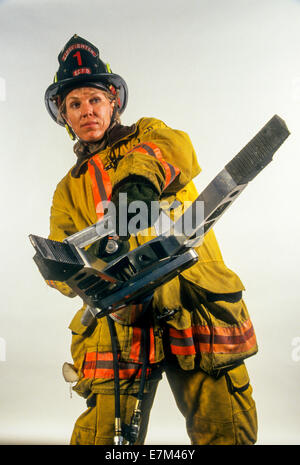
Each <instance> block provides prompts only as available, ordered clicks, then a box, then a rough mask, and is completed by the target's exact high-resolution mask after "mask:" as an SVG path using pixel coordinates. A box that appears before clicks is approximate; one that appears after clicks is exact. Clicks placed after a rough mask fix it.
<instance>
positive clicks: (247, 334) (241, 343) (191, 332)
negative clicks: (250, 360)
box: [169, 320, 256, 355]
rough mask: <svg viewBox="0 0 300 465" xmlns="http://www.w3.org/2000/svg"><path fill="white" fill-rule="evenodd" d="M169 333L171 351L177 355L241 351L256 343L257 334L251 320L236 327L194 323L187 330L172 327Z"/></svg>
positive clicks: (245, 350) (250, 347)
mask: <svg viewBox="0 0 300 465" xmlns="http://www.w3.org/2000/svg"><path fill="white" fill-rule="evenodd" d="M169 335H170V344H171V351H172V353H173V354H177V355H191V354H196V353H201V352H213V353H225V354H226V353H241V352H247V351H248V350H250V349H252V348H253V347H254V346H255V345H256V336H255V333H254V328H253V326H252V323H251V321H250V320H247V321H245V322H244V323H243V324H242V325H241V326H235V327H232V326H228V327H220V326H218V327H212V326H211V327H210V326H208V325H194V326H193V327H192V328H189V329H187V330H176V329H174V328H170V331H169Z"/></svg>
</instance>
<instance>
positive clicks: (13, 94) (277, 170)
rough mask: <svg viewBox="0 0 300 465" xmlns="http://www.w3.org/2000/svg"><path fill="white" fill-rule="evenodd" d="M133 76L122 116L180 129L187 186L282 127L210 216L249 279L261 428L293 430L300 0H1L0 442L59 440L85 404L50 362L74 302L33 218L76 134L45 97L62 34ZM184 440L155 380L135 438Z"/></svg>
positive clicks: (285, 440) (299, 434) (262, 440)
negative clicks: (272, 145) (255, 169)
mask: <svg viewBox="0 0 300 465" xmlns="http://www.w3.org/2000/svg"><path fill="white" fill-rule="evenodd" d="M74 33H77V34H78V35H80V36H82V37H84V38H86V39H87V40H89V41H90V42H92V43H95V44H96V45H97V46H98V47H99V49H100V52H101V57H102V59H103V60H104V61H108V62H109V63H110V65H111V68H112V70H113V71H114V72H116V73H118V74H120V75H121V76H122V77H124V79H125V80H126V81H127V83H128V86H129V102H128V107H127V110H126V112H125V114H124V117H123V119H122V122H123V124H132V123H133V122H135V121H136V120H137V119H138V118H140V117H141V116H154V117H158V118H160V119H162V120H164V121H165V122H166V123H167V124H168V125H170V126H171V127H174V128H178V129H182V130H185V131H187V132H188V134H189V135H190V137H191V139H192V142H193V144H194V147H195V149H196V152H197V154H198V158H199V162H200V165H201V166H202V169H203V172H202V173H201V174H200V175H199V176H198V178H197V180H196V182H197V186H198V188H199V190H202V189H203V188H204V187H205V186H206V184H207V183H208V182H209V181H210V180H211V179H212V178H213V177H214V176H215V175H216V174H217V172H219V171H220V170H221V169H222V168H223V166H224V165H225V164H226V163H227V162H228V161H229V160H230V159H231V158H232V157H233V156H234V155H235V154H236V153H237V152H238V151H239V150H240V149H241V148H242V147H243V146H244V145H245V144H246V143H247V142H248V141H249V140H250V139H251V138H252V136H254V135H255V134H256V133H257V132H258V130H259V129H260V128H261V127H262V126H263V125H264V124H265V123H266V122H267V121H268V120H269V119H270V118H271V117H272V116H273V115H274V114H278V115H279V116H281V117H282V118H283V119H284V120H285V121H286V123H287V125H288V127H289V129H290V131H291V136H290V137H289V138H288V140H287V141H286V142H285V143H284V145H283V146H282V147H281V148H280V150H279V151H278V152H277V153H276V155H275V157H274V161H273V162H272V163H271V164H270V165H269V166H268V167H267V168H266V169H265V170H264V171H263V172H262V173H261V174H260V175H259V176H258V177H257V178H256V179H255V180H254V181H253V182H252V183H251V184H250V185H249V186H248V188H247V189H246V191H245V192H244V193H242V195H241V197H239V199H238V200H237V201H236V202H235V204H234V205H233V206H232V207H231V208H230V210H229V211H228V212H227V213H226V214H225V215H224V216H223V218H222V219H221V220H220V222H219V223H218V224H217V225H216V226H215V232H216V235H217V238H218V240H219V243H220V246H221V249H222V252H223V256H224V259H225V262H226V264H227V266H228V267H229V268H232V269H233V270H234V271H236V272H237V273H238V274H239V276H240V277H241V279H242V281H243V282H244V284H245V287H246V292H245V294H244V297H245V300H246V302H247V305H248V308H249V311H250V315H251V317H252V320H253V323H254V326H255V330H256V334H257V338H258V342H259V349H260V350H259V353H258V354H257V355H256V356H255V357H253V358H251V359H249V360H248V362H247V366H248V370H249V372H250V377H251V382H252V385H253V388H254V397H255V400H256V403H257V408H258V416H259V438H258V444H299V443H300V424H299V414H300V392H299V387H300V371H299V369H300V325H299V321H300V318H299V301H300V299H299V287H300V283H299V271H298V270H299V262H300V253H299V245H298V237H299V232H300V231H299V229H300V222H299V213H298V207H297V205H298V199H299V194H298V191H299V182H298V179H299V169H300V163H299V153H300V2H299V1H296V0H227V1H226V2H225V1H222V0H151V2H145V1H144V0H127V1H123V0H111V1H110V2H107V1H103V0H85V1H84V2H82V1H80V0H72V1H71V0H51V1H50V0H49V1H47V0H6V1H5V0H2V1H1V0H0V38H1V40H0V52H1V53H0V124H1V142H0V147H1V165H2V166H1V174H0V176H1V182H0V187H1V196H0V202H1V218H2V220H1V241H0V257H1V267H0V269H1V280H0V283H1V311H0V373H1V383H0V443H2V444H67V443H68V441H69V438H70V434H71V431H72V428H73V423H74V421H75V420H76V418H77V417H78V416H79V414H80V413H81V412H82V411H83V410H84V409H85V401H84V400H83V399H82V398H80V397H78V396H77V395H76V394H75V393H74V394H73V397H72V399H70V397H69V391H68V386H67V384H66V383H65V382H64V380H63V378H62V375H61V366H62V364H63V362H64V361H71V357H70V352H69V344H70V334H69V330H68V329H67V327H68V324H69V322H70V320H71V319H72V316H73V314H74V312H75V310H76V309H77V308H79V306H80V304H81V302H80V300H79V298H78V299H77V298H76V299H67V298H65V297H63V296H62V295H61V294H59V293H58V292H56V291H54V290H53V289H50V288H48V287H47V286H46V285H45V284H44V283H43V280H42V278H41V276H40V274H39V272H38V270H37V268H36V266H35V264H34V262H33V261H32V256H33V252H34V251H33V248H32V246H31V245H30V243H29V240H28V235H29V234H30V233H33V234H37V235H41V236H47V235H48V222H49V210H50V204H51V199H52V194H53V191H54V189H55V186H56V184H57V183H58V182H59V180H60V179H61V178H62V176H63V175H64V174H65V173H66V171H67V170H68V169H69V168H70V167H71V166H72V164H73V163H74V162H75V156H74V154H73V151H72V142H71V141H70V139H69V138H68V136H67V134H66V133H65V131H64V129H63V128H60V127H59V126H57V125H56V124H55V123H54V122H53V121H52V120H51V119H50V117H49V116H48V114H47V112H46V109H45V107H44V103H43V98H44V92H45V89H46V87H47V86H48V85H49V84H50V83H51V82H52V79H53V76H54V73H55V72H56V70H57V67H58V63H57V55H58V53H59V51H60V49H61V48H62V47H63V45H64V44H65V42H66V41H67V40H68V39H69V38H70V37H71V36H72V35H73V34H74ZM159 443H163V444H188V443H189V441H188V437H187V435H186V432H185V426H184V421H183V418H182V417H181V415H180V413H179V412H178V411H177V409H176V406H175V403H174V401H173V399H172V395H171V393H170V390H169V387H168V385H167V383H166V381H165V380H163V382H162V383H161V385H160V388H159V391H158V394H157V398H156V402H155V406H154V408H153V411H152V415H151V420H150V427H149V433H148V437H147V444H159Z"/></svg>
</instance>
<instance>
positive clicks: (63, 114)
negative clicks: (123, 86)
mask: <svg viewBox="0 0 300 465" xmlns="http://www.w3.org/2000/svg"><path fill="white" fill-rule="evenodd" d="M100 90H101V91H102V92H103V94H104V95H105V97H106V98H107V99H108V100H109V101H110V102H113V101H114V102H115V108H114V113H113V115H114V121H115V122H116V123H118V124H120V123H121V118H120V112H119V105H118V99H119V91H118V90H116V93H115V94H113V93H112V92H110V91H109V90H104V89H100ZM66 99H67V95H66V96H65V98H64V99H63V101H62V102H61V104H60V105H59V107H58V113H57V118H56V120H57V122H58V123H62V124H64V125H65V124H66V118H67V105H66Z"/></svg>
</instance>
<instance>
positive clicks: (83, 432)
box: [71, 362, 257, 445]
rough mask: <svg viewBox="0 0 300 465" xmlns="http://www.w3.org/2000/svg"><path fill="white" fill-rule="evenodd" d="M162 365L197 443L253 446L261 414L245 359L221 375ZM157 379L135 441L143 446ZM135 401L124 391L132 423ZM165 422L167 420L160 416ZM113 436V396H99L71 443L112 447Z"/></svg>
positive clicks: (124, 413)
mask: <svg viewBox="0 0 300 465" xmlns="http://www.w3.org/2000/svg"><path fill="white" fill-rule="evenodd" d="M163 369H164V371H165V373H166V376H167V380H168V382H169V384H170V387H171V389H172V392H173V395H174V397H175V401H176V404H177V406H178V408H179V410H180V411H181V413H182V414H183V416H184V417H185V420H186V429H187V433H188V435H189V437H190V441H191V444H193V445H207V444H210V445H235V444H236V445H241V444H254V443H255V442H256V435H257V418H256V407H255V402H254V400H253V398H252V388H251V385H250V384H249V376H248V372H247V369H246V367H245V365H244V363H242V364H241V365H239V366H238V367H235V368H234V369H232V370H230V371H229V372H226V373H225V374H222V375H221V376H219V377H218V378H215V377H212V376H209V375H208V374H206V373H205V372H203V371H200V370H194V371H184V370H182V369H181V368H180V367H178V365H177V364H176V363H173V362H172V363H164V365H163ZM158 382H159V381H155V382H153V383H152V387H151V388H150V391H149V392H148V393H147V394H145V396H144V400H143V405H142V422H141V428H140V434H139V438H138V441H137V443H136V444H144V441H145V438H146V433H147V427H148V421H149V415H150V410H151V407H152V404H153V400H154V397H155V392H156V389H157V385H158ZM135 403H136V397H135V396H133V395H125V394H122V395H121V419H122V421H123V422H124V423H127V424H130V419H131V416H132V413H133V409H134V406H135ZM161 420H162V422H163V421H164V418H162V419H161ZM113 438H114V395H111V394H96V405H95V406H94V407H90V408H88V409H87V410H86V411H85V412H84V413H83V414H82V415H81V416H80V417H79V418H78V420H77V422H76V424H75V426H74V430H73V434H72V438H71V444H72V445H76V444H84V445H100V444H102V445H104V444H106V445H108V444H113Z"/></svg>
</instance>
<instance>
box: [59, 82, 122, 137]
mask: <svg viewBox="0 0 300 465" xmlns="http://www.w3.org/2000/svg"><path fill="white" fill-rule="evenodd" d="M113 109H114V101H113V102H110V101H109V100H108V98H107V97H106V95H105V93H104V92H103V91H102V90H100V89H97V88H96V87H80V88H79V89H74V90H72V91H71V92H70V93H69V94H68V95H67V97H66V120H67V122H68V124H69V125H70V126H71V128H72V129H73V131H74V132H75V134H76V135H77V137H78V138H79V139H81V140H83V141H85V142H96V141H99V140H101V139H102V137H103V136H104V134H105V132H106V130H107V129H108V127H109V125H110V121H111V117H112V113H113Z"/></svg>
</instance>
